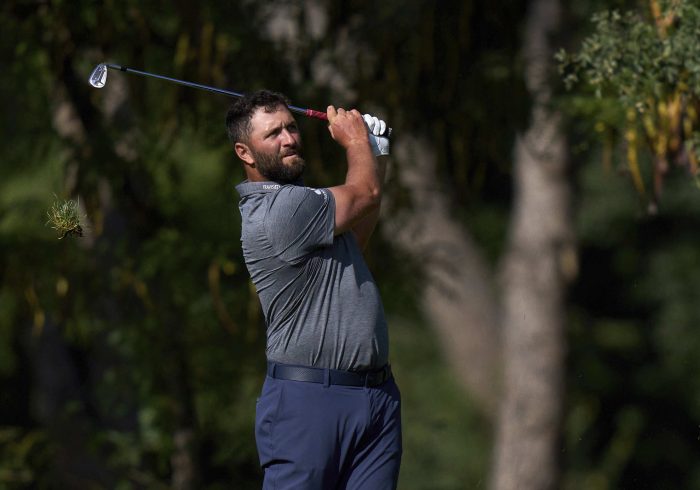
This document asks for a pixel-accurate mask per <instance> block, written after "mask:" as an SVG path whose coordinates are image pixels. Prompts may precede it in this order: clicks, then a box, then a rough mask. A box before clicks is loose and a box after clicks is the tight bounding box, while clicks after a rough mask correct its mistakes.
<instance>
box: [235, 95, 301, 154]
mask: <svg viewBox="0 0 700 490" xmlns="http://www.w3.org/2000/svg"><path fill="white" fill-rule="evenodd" d="M288 105H289V99H287V97H286V96H284V95H283V94H280V93H279V92H272V91H271V90H258V91H257V92H252V93H249V94H245V95H244V96H243V97H241V98H240V99H238V100H237V101H236V102H234V103H233V104H231V107H229V109H228V112H227V113H226V132H227V133H228V137H229V140H231V143H232V144H235V143H237V142H239V141H242V142H246V141H248V137H249V136H250V129H251V128H250V120H251V119H252V118H253V114H254V113H255V111H256V110H257V109H258V108H259V107H262V108H263V109H264V110H265V112H274V111H275V110H277V108H278V107H279V106H284V107H287V106H288Z"/></svg>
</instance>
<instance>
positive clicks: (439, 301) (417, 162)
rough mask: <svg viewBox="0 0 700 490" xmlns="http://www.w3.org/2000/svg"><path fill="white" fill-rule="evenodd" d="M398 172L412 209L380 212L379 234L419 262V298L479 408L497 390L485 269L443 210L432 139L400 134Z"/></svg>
mask: <svg viewBox="0 0 700 490" xmlns="http://www.w3.org/2000/svg"><path fill="white" fill-rule="evenodd" d="M394 154H395V157H394V158H395V160H397V161H400V162H401V163H400V166H401V172H400V173H399V174H398V179H399V180H400V181H401V184H402V186H403V187H405V188H406V189H407V190H408V192H410V195H411V202H412V206H411V209H409V210H405V211H404V212H399V213H391V215H386V216H383V223H384V224H383V227H382V231H383V234H384V237H385V238H387V239H388V240H390V241H391V242H392V243H393V244H394V245H396V246H398V247H400V248H401V249H403V250H404V251H406V252H408V253H409V254H410V255H411V256H412V257H413V258H414V259H415V260H416V262H418V263H420V264H422V266H423V271H424V274H425V284H424V286H423V296H422V298H421V305H422V306H423V311H424V312H425V314H426V316H427V318H428V321H429V322H430V324H431V325H432V326H433V328H435V331H436V332H437V334H438V339H439V341H440V345H441V347H442V349H443V352H444V353H445V355H446V357H447V359H448V361H449V363H450V366H451V367H452V368H453V371H454V373H455V376H456V378H457V380H458V381H459V382H460V384H461V385H462V386H463V387H464V388H466V390H467V391H468V393H469V394H470V395H471V396H472V398H473V399H474V401H476V402H477V403H478V405H479V407H480V408H481V409H482V411H483V412H484V413H487V414H489V413H492V412H493V410H494V409H495V408H496V406H497V400H498V396H499V386H498V383H497V380H498V378H499V377H498V362H499V359H500V354H499V352H500V331H499V327H498V322H499V318H498V306H497V301H496V293H495V287H494V284H493V281H492V279H491V276H492V272H491V271H490V270H489V268H488V266H487V264H486V260H485V259H484V258H483V256H482V255H481V253H480V251H479V249H478V247H477V246H476V244H475V243H474V241H473V240H472V239H471V237H470V236H469V234H468V233H467V231H466V230H465V228H464V226H462V224H461V223H459V222H457V221H456V220H455V219H454V218H452V216H451V215H450V207H449V202H448V199H447V196H446V194H445V192H444V190H443V189H440V188H439V186H438V184H437V182H438V178H437V173H436V161H435V160H436V158H437V157H436V154H435V151H434V150H433V148H432V147H431V145H430V144H429V143H428V142H426V141H422V140H420V139H416V138H412V137H410V136H408V135H404V137H403V138H402V140H401V142H400V143H399V144H396V145H395V149H394Z"/></svg>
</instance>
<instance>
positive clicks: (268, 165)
mask: <svg viewBox="0 0 700 490" xmlns="http://www.w3.org/2000/svg"><path fill="white" fill-rule="evenodd" d="M250 123H251V132H250V138H249V142H248V144H247V145H246V146H247V150H248V152H249V153H248V155H247V156H248V159H246V158H243V159H244V161H246V162H247V163H252V165H254V168H255V169H256V170H257V171H258V173H259V174H260V175H261V176H262V177H264V178H265V179H266V180H272V181H275V182H281V183H291V182H295V181H297V180H298V179H299V178H300V177H301V175H302V173H303V172H304V166H305V162H304V159H303V157H302V148H301V136H300V134H299V128H298V126H297V123H296V121H295V120H294V117H293V116H292V114H291V112H289V110H288V109H287V108H286V107H283V106H280V107H279V109H278V110H277V111H275V112H265V110H264V108H259V109H257V110H256V111H255V113H254V114H253V117H252V118H251V121H250ZM239 156H240V154H239Z"/></svg>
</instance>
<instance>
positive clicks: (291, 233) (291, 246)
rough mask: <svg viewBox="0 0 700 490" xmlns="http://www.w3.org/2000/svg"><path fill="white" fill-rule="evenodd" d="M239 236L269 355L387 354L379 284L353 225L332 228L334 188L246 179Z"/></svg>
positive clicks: (366, 357) (355, 362) (363, 361)
mask: <svg viewBox="0 0 700 490" xmlns="http://www.w3.org/2000/svg"><path fill="white" fill-rule="evenodd" d="M236 190H237V191H238V193H239V194H240V196H241V200H240V203H239V208H240V211H241V218H242V231H241V242H242V245H243V257H244V259H245V263H246V266H247V267H248V272H250V276H251V278H252V280H253V283H254V284H255V288H256V289H257V291H258V296H259V298H260V303H261V304H262V309H263V313H264V315H265V323H266V326H267V349H266V354H267V358H268V359H269V360H271V361H277V362H281V363H286V364H297V365H304V366H316V367H325V368H332V369H345V370H363V369H371V368H377V367H381V366H383V365H384V364H386V363H387V359H388V344H389V343H388V334H387V326H386V320H385V318H384V309H383V307H382V303H381V299H380V297H379V292H378V290H377V285H376V284H375V282H374V279H373V278H372V274H371V273H370V272H369V269H368V268H367V264H366V263H365V260H364V258H363V256H362V252H361V250H360V248H359V247H358V245H357V242H356V241H355V237H354V235H353V234H352V233H350V232H348V233H344V234H342V235H338V236H333V233H334V228H335V199H334V197H333V194H332V193H331V192H330V191H329V190H328V189H312V188H309V187H304V186H303V185H280V184H276V183H274V182H248V181H245V182H243V183H241V184H239V185H238V186H236Z"/></svg>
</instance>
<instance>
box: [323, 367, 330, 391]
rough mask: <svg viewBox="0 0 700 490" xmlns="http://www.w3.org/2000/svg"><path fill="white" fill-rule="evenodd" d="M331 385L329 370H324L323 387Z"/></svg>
mask: <svg viewBox="0 0 700 490" xmlns="http://www.w3.org/2000/svg"><path fill="white" fill-rule="evenodd" d="M330 385H331V370H330V369H328V368H325V369H324V370H323V386H325V387H326V388H328V387H329V386H330Z"/></svg>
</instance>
